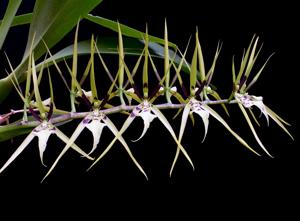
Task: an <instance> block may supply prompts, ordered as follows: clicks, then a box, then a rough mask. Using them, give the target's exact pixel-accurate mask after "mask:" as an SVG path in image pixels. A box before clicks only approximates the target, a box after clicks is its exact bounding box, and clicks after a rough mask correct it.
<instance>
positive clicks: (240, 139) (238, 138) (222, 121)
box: [203, 105, 261, 156]
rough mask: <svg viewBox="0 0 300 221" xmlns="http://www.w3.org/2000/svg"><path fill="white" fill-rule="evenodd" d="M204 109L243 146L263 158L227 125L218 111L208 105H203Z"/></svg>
mask: <svg viewBox="0 0 300 221" xmlns="http://www.w3.org/2000/svg"><path fill="white" fill-rule="evenodd" d="M203 108H204V109H205V110H207V111H208V112H209V113H210V114H211V115H212V116H213V117H214V118H215V119H216V120H217V121H219V122H220V123H221V124H222V125H223V126H224V127H225V128H226V129H227V130H228V131H229V132H230V133H231V134H232V135H233V136H234V137H235V138H236V139H237V140H238V141H239V142H240V143H241V144H243V145H244V146H245V147H246V148H248V149H249V150H250V151H252V152H253V153H255V154H256V155H258V156H261V155H260V154H259V153H257V152H256V151H255V150H253V149H252V148H251V147H250V146H249V145H248V144H247V143H246V141H245V140H244V139H243V138H241V137H240V136H239V135H238V134H237V133H236V132H234V131H233V130H232V129H231V128H230V126H229V125H228V124H227V123H226V121H225V120H224V119H223V118H222V117H221V116H220V115H219V114H218V113H217V112H216V111H214V109H212V108H210V107H209V106H208V105H203Z"/></svg>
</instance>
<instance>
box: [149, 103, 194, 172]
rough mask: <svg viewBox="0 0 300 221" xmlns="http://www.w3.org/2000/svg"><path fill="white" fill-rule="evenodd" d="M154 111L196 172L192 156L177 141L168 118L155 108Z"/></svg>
mask: <svg viewBox="0 0 300 221" xmlns="http://www.w3.org/2000/svg"><path fill="white" fill-rule="evenodd" d="M152 111H153V113H154V114H155V115H156V116H157V118H158V119H159V120H160V122H161V123H162V124H163V125H164V126H165V128H166V129H167V130H168V131H169V133H170V134H171V136H172V138H173V139H174V141H175V142H176V144H177V145H178V147H179V148H180V150H181V151H182V153H183V155H184V156H185V157H186V159H187V160H188V161H189V163H190V164H191V166H192V168H193V170H195V167H194V164H193V162H192V160H191V158H190V156H189V155H188V153H187V152H186V150H185V149H184V147H183V146H182V145H181V144H180V142H179V141H178V139H177V137H176V135H175V132H174V130H173V128H172V126H171V125H170V123H169V121H168V120H167V118H166V117H165V116H164V115H163V114H162V113H161V112H160V110H159V109H157V108H156V107H155V106H153V107H152Z"/></svg>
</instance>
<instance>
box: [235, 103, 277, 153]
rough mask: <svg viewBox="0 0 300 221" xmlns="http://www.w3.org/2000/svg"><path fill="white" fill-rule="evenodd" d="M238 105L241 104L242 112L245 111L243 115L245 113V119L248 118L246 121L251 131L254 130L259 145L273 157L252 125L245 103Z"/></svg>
mask: <svg viewBox="0 0 300 221" xmlns="http://www.w3.org/2000/svg"><path fill="white" fill-rule="evenodd" d="M238 105H239V108H240V109H241V111H242V113H243V115H244V117H245V119H246V121H247V123H248V125H249V127H250V129H251V132H252V134H253V136H254V137H255V139H256V141H257V143H258V144H259V146H260V147H261V148H262V149H263V150H264V151H265V152H266V154H267V155H268V156H269V157H271V158H273V156H272V155H271V154H270V153H269V152H268V151H267V149H266V148H265V146H264V145H263V143H262V142H261V141H260V139H259V137H258V135H257V133H256V131H255V129H254V127H253V125H252V123H251V120H250V118H249V116H248V114H247V112H246V110H245V108H244V107H243V105H242V104H240V103H239V104H238Z"/></svg>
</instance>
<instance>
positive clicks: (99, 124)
mask: <svg viewBox="0 0 300 221" xmlns="http://www.w3.org/2000/svg"><path fill="white" fill-rule="evenodd" d="M105 117H106V116H105V115H104V114H103V113H102V112H100V111H99V110H98V109H96V110H94V111H93V112H92V113H91V114H89V115H88V116H86V117H85V118H84V119H83V121H82V122H81V123H80V124H82V125H81V127H80V128H81V131H82V130H83V129H84V128H85V127H86V128H87V129H89V130H90V131H91V132H92V134H93V138H94V141H93V148H92V150H91V151H90V153H89V154H91V153H93V152H94V150H95V149H96V148H97V145H98V144H99V142H100V138H101V134H102V131H103V128H104V127H105V126H106V124H105V123H104V122H103V119H104V118H105ZM81 131H80V132H81Z"/></svg>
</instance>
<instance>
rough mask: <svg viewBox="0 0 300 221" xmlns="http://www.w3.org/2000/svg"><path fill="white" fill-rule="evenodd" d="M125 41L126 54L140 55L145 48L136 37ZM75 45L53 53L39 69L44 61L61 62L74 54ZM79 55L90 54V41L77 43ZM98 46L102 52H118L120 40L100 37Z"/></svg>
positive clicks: (50, 62)
mask: <svg viewBox="0 0 300 221" xmlns="http://www.w3.org/2000/svg"><path fill="white" fill-rule="evenodd" d="M123 41H124V46H125V48H124V53H125V54H126V55H134V56H140V55H141V52H142V51H143V49H144V46H143V45H142V44H141V43H140V42H138V41H137V40H135V39H129V38H123ZM73 48H74V45H70V46H67V47H65V48H64V49H62V50H60V51H59V52H57V53H55V54H53V56H51V57H50V58H48V59H47V60H45V61H43V62H41V63H39V64H37V70H38V69H39V68H40V67H41V66H42V64H43V63H47V64H48V65H52V64H53V61H56V62H59V61H62V60H64V59H65V58H70V57H72V56H73ZM77 48H78V55H89V54H90V52H91V44H90V41H89V40H88V41H81V42H78V44H77ZM97 48H98V50H99V52H100V53H101V54H118V40H117V39H116V38H112V37H98V40H97Z"/></svg>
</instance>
